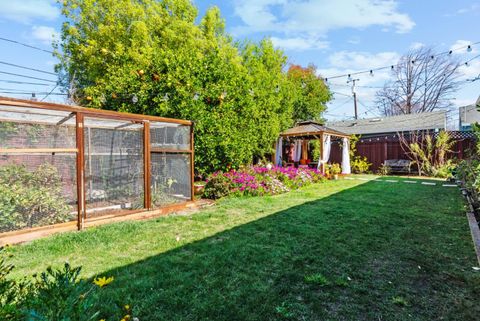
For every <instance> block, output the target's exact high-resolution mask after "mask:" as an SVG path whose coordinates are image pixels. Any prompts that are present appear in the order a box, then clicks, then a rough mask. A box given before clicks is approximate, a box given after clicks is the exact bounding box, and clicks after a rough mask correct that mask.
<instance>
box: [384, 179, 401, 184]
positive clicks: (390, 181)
mask: <svg viewBox="0 0 480 321" xmlns="http://www.w3.org/2000/svg"><path fill="white" fill-rule="evenodd" d="M385 182H389V183H398V181H395V180H393V179H386V180H385Z"/></svg>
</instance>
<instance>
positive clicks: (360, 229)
mask: <svg viewBox="0 0 480 321" xmlns="http://www.w3.org/2000/svg"><path fill="white" fill-rule="evenodd" d="M371 178H372V177H370V179H371ZM437 185H438V184H437ZM463 206H464V205H463V200H462V199H461V197H460V196H459V192H458V190H457V189H455V188H445V187H441V186H425V185H420V184H405V183H387V182H376V181H375V182H374V181H358V180H355V181H354V180H339V181H329V182H327V183H325V184H318V185H312V186H309V187H306V188H303V189H301V190H298V191H293V192H290V193H288V194H284V195H279V196H274V197H258V198H237V199H226V200H223V201H221V202H220V203H219V204H218V205H217V206H215V207H213V208H209V209H206V210H203V211H202V212H200V213H197V214H193V215H186V216H171V217H165V218H159V219H155V220H150V221H141V222H123V223H118V224H111V225H108V226H102V227H97V228H93V229H90V230H86V231H83V232H79V233H68V234H63V235H57V236H54V237H50V238H47V239H42V240H38V241H35V242H33V243H31V244H27V245H23V246H14V247H12V248H11V251H12V253H13V254H14V258H13V260H14V264H15V265H16V269H15V276H16V277H19V276H21V275H28V274H32V273H34V272H37V271H40V270H43V269H44V268H46V267H47V266H48V265H54V266H60V265H61V264H62V263H63V262H64V261H66V260H67V261H69V262H70V263H71V264H73V265H82V266H83V267H84V275H85V276H88V277H92V276H94V275H107V276H112V275H113V276H115V281H114V282H113V283H112V284H111V285H110V286H109V287H107V288H105V289H104V290H103V291H102V297H101V298H99V299H100V300H102V302H106V304H105V306H109V305H111V303H115V304H118V305H123V304H130V305H131V306H133V312H134V313H133V314H134V315H136V316H138V317H139V319H140V320H477V319H478V315H479V313H480V308H479V305H478V298H479V297H480V273H479V272H475V271H474V270H473V269H472V266H475V265H477V263H476V258H475V254H474V250H473V245H472V243H471V239H470V235H469V230H468V226H467V222H466V219H465V215H464V208H463ZM109 312H110V311H109V310H107V311H106V312H105V313H109ZM112 313H113V312H112Z"/></svg>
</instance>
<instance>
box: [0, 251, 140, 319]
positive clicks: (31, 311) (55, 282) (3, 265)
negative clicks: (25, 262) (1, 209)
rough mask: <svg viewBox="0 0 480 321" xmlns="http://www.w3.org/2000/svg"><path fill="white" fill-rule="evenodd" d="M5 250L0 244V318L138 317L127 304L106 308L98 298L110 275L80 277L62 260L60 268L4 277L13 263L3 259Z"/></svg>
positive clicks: (78, 270)
mask: <svg viewBox="0 0 480 321" xmlns="http://www.w3.org/2000/svg"><path fill="white" fill-rule="evenodd" d="M5 252H6V251H5V249H4V248H3V247H0V320H5V321H14V320H15V321H16V320H32V321H33V320H38V321H91V320H100V319H102V317H103V319H102V320H119V319H120V318H122V320H138V318H132V311H131V307H130V306H129V305H126V306H124V307H122V309H121V310H120V311H118V307H114V308H113V309H110V308H111V307H109V306H106V305H105V304H101V302H99V301H98V297H99V296H98V294H99V293H98V292H99V291H102V288H104V287H105V286H107V285H108V284H109V283H111V282H112V281H113V280H114V279H113V277H109V278H107V277H102V278H95V279H94V280H93V282H91V281H90V280H85V279H81V278H80V272H81V267H71V266H70V264H68V263H65V264H64V266H63V267H62V268H61V269H54V268H51V267H49V268H47V270H46V271H45V272H42V273H40V274H39V275H33V277H32V278H31V279H28V278H26V277H25V278H23V279H21V280H20V281H14V280H10V279H8V275H9V274H10V272H11V271H12V270H13V268H14V267H13V265H11V264H9V263H8V262H7V259H8V258H9V257H10V255H8V254H7V253H5ZM107 311H108V312H107ZM103 314H105V316H104V315H103ZM112 314H113V315H112ZM107 315H108V318H107V317H106V316H107Z"/></svg>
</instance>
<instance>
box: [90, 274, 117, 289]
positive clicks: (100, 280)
mask: <svg viewBox="0 0 480 321" xmlns="http://www.w3.org/2000/svg"><path fill="white" fill-rule="evenodd" d="M112 282H113V276H111V277H109V278H107V277H105V276H104V277H101V278H96V279H95V280H93V283H95V284H96V285H98V286H99V287H101V288H103V287H104V286H106V285H109V284H110V283H112Z"/></svg>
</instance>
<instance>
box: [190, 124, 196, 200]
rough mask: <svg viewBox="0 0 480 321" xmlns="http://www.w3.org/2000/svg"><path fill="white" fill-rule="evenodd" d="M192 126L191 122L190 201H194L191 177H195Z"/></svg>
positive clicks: (192, 179)
mask: <svg viewBox="0 0 480 321" xmlns="http://www.w3.org/2000/svg"><path fill="white" fill-rule="evenodd" d="M193 125H194V123H193V122H192V124H191V125H190V189H191V192H190V196H191V200H192V201H193V200H194V199H195V188H194V186H193V183H194V177H193V176H194V175H195V166H194V162H195V144H194V143H193Z"/></svg>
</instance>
